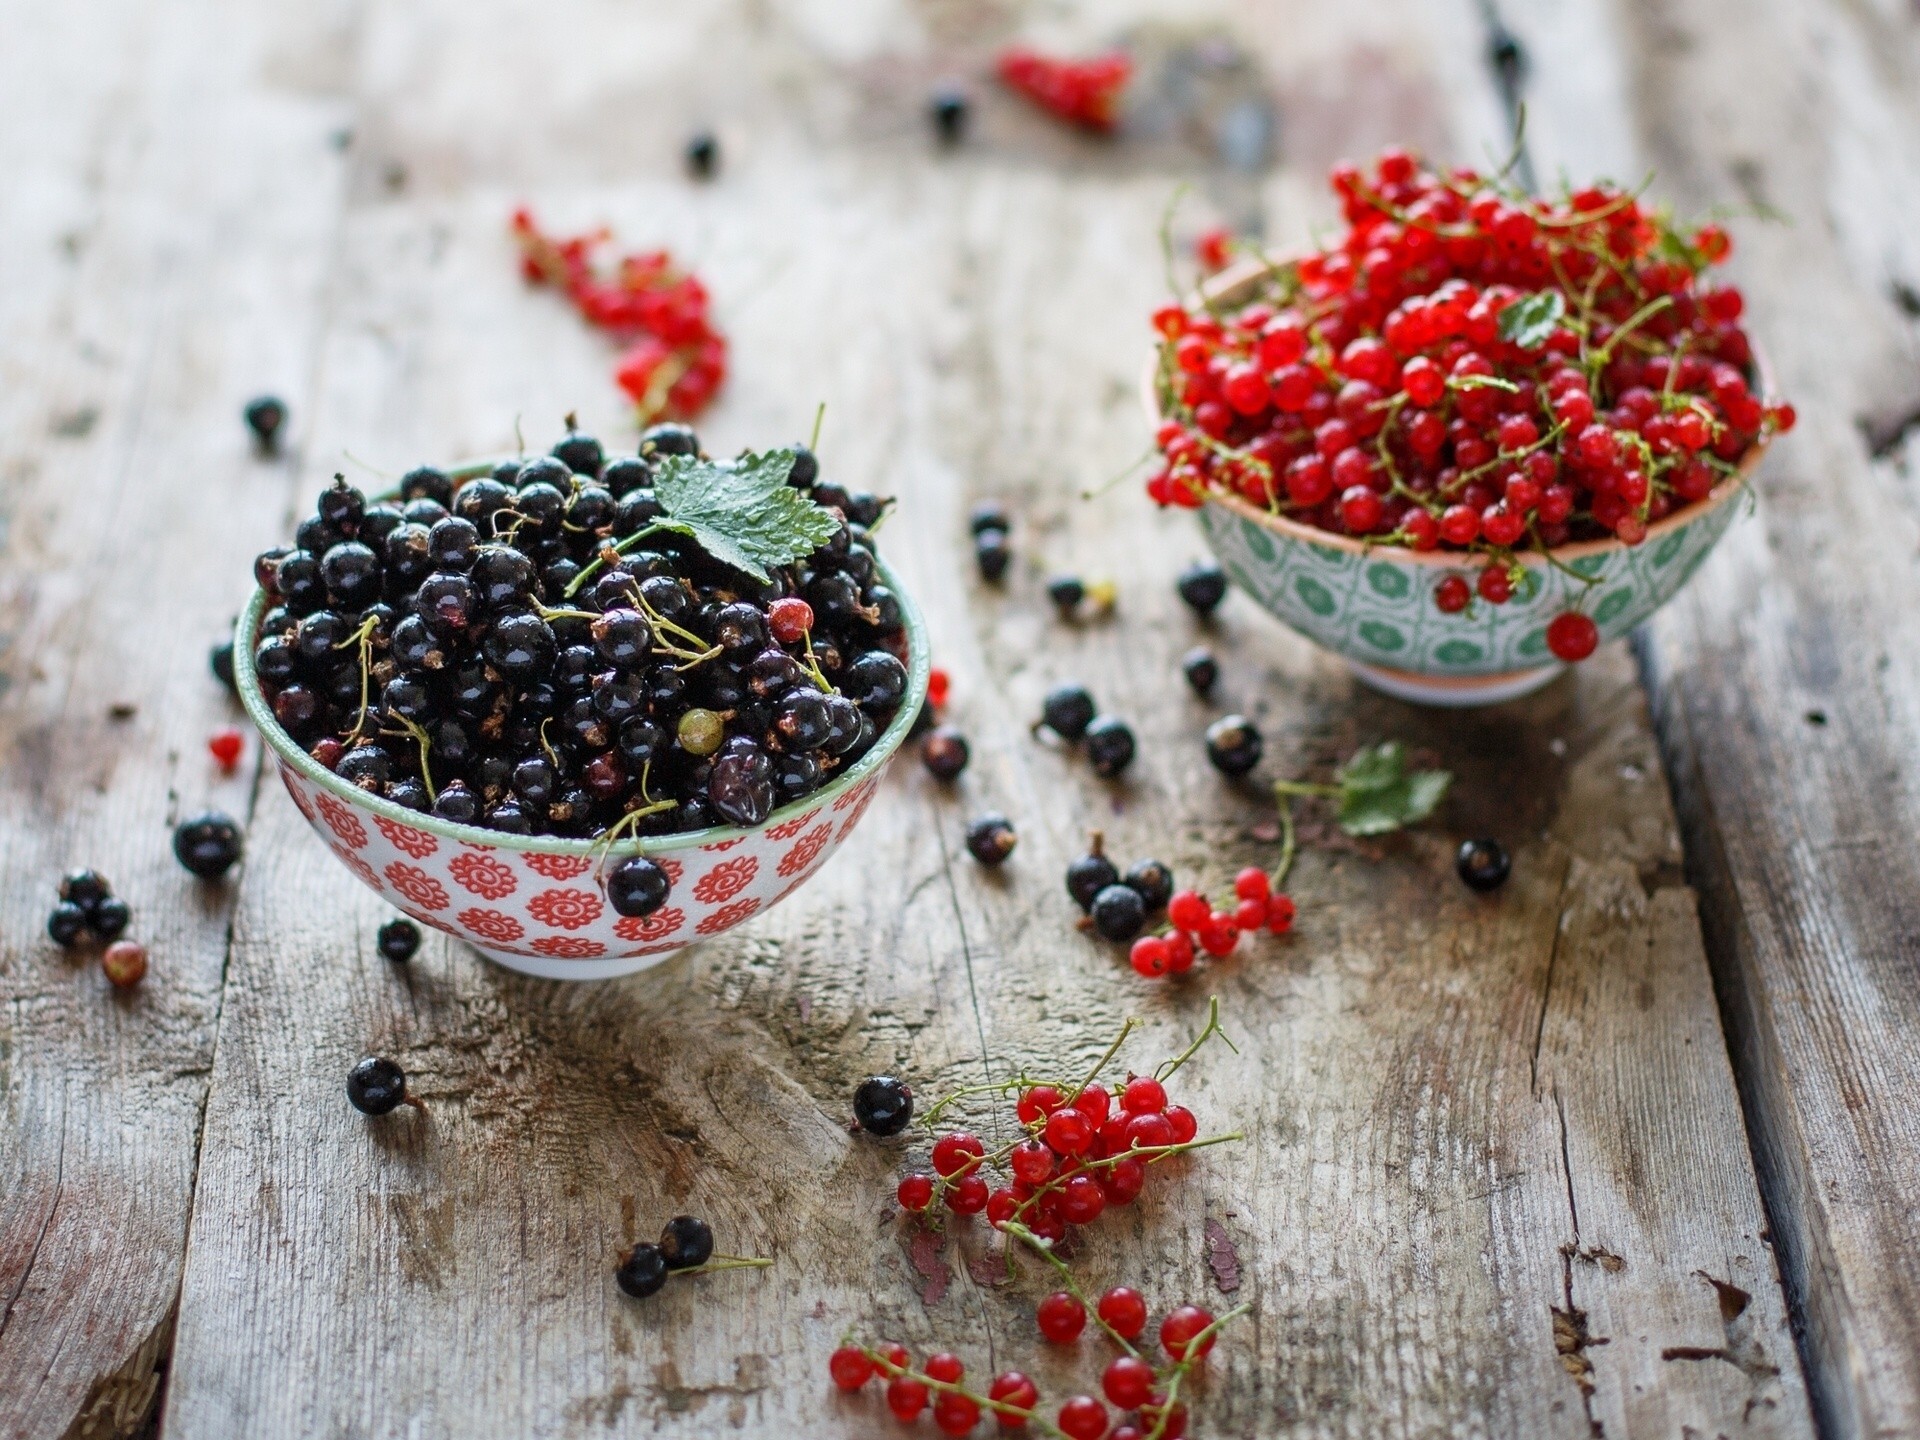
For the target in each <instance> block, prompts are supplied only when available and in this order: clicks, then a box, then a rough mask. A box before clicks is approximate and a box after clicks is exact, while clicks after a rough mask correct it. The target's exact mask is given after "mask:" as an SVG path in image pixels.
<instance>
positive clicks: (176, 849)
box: [173, 810, 241, 880]
mask: <svg viewBox="0 0 1920 1440" xmlns="http://www.w3.org/2000/svg"><path fill="white" fill-rule="evenodd" d="M240 849H241V845H240V827H239V825H237V824H236V823H235V822H234V820H233V818H232V817H231V816H228V815H223V814H221V813H220V812H219V811H218V810H209V811H207V812H206V813H205V814H203V815H195V816H193V817H192V818H191V819H188V820H182V821H181V822H180V823H179V824H178V825H177V826H175V827H174V831H173V854H174V858H175V859H177V860H178V861H179V862H180V863H181V864H182V865H184V866H186V867H187V869H189V870H191V871H192V872H193V873H194V874H195V875H198V876H199V877H200V878H201V879H202V880H217V879H219V878H220V876H222V875H224V874H226V873H227V871H229V870H231V869H232V868H233V865H234V862H235V861H237V860H238V859H239V858H240Z"/></svg>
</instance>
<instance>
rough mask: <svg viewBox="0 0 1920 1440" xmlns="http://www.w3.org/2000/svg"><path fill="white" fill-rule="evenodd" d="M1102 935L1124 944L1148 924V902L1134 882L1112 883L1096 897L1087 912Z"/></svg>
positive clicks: (1094, 926)
mask: <svg viewBox="0 0 1920 1440" xmlns="http://www.w3.org/2000/svg"><path fill="white" fill-rule="evenodd" d="M1087 913H1088V914H1089V915H1090V916H1091V917H1092V918H1093V928H1094V929H1095V930H1097V931H1099V932H1100V935H1101V937H1102V938H1104V939H1107V940H1112V941H1116V942H1118V943H1120V944H1125V943H1126V942H1127V941H1129V940H1131V939H1133V937H1134V936H1136V935H1138V934H1139V933H1140V930H1141V927H1142V926H1144V925H1145V924H1146V923H1147V906H1146V902H1145V901H1144V900H1142V899H1141V898H1140V892H1139V891H1138V890H1135V889H1134V888H1133V887H1132V886H1131V885H1109V886H1107V887H1106V888H1105V889H1104V890H1102V891H1101V892H1100V893H1099V894H1098V895H1095V896H1094V897H1093V905H1092V907H1091V908H1090V909H1089V910H1088V912H1087Z"/></svg>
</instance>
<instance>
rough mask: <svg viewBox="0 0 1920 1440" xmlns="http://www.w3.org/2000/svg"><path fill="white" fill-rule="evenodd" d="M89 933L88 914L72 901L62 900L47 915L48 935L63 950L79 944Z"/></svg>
mask: <svg viewBox="0 0 1920 1440" xmlns="http://www.w3.org/2000/svg"><path fill="white" fill-rule="evenodd" d="M86 933H87V912H86V911H85V910H82V909H81V908H80V907H79V906H78V905H76V904H74V903H73V902H72V901H71V900H62V901H61V902H60V903H59V904H58V905H55V906H54V907H53V909H52V911H51V912H49V914H48V915H47V935H48V938H50V939H51V940H52V941H53V943H54V944H56V945H58V946H60V947H62V948H63V949H64V948H65V947H67V946H70V945H75V944H78V943H79V942H80V941H81V940H82V939H83V938H84V937H85V936H86Z"/></svg>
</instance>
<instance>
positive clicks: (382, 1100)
mask: <svg viewBox="0 0 1920 1440" xmlns="http://www.w3.org/2000/svg"><path fill="white" fill-rule="evenodd" d="M406 1098H407V1076H406V1072H405V1071H403V1070H402V1069H401V1068H400V1067H399V1066H398V1065H396V1064H394V1063H393V1061H391V1060H387V1059H384V1058H382V1057H380V1056H377V1055H369V1056H367V1057H366V1058H365V1059H364V1060H361V1061H360V1062H359V1063H357V1064H356V1065H355V1066H354V1067H353V1069H351V1070H349V1071H348V1072H347V1099H348V1100H349V1101H350V1102H352V1104H353V1108H354V1109H356V1110H358V1111H359V1112H360V1113H361V1114H363V1115H385V1114H386V1113H387V1112H388V1111H389V1110H391V1109H393V1108H394V1107H395V1106H396V1105H399V1104H400V1103H401V1102H402V1101H404V1100H405V1099H406Z"/></svg>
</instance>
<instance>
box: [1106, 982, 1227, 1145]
mask: <svg viewBox="0 0 1920 1440" xmlns="http://www.w3.org/2000/svg"><path fill="white" fill-rule="evenodd" d="M1215 1035H1218V1036H1219V1037H1220V1041H1221V1043H1222V1044H1223V1045H1225V1046H1226V1047H1227V1049H1229V1050H1232V1051H1233V1053H1234V1054H1236V1055H1238V1054H1239V1053H1240V1051H1239V1049H1238V1048H1237V1047H1236V1046H1235V1045H1234V1043H1233V1041H1232V1040H1230V1039H1228V1038H1227V1032H1226V1031H1225V1030H1223V1029H1221V1028H1220V997H1219V996H1218V995H1215V996H1212V997H1210V998H1209V999H1208V1001H1207V1023H1206V1027H1205V1028H1204V1029H1203V1030H1201V1032H1200V1033H1199V1034H1198V1035H1196V1036H1194V1037H1193V1043H1192V1044H1191V1045H1189V1046H1187V1048H1186V1049H1185V1050H1182V1051H1181V1052H1180V1053H1179V1054H1178V1055H1176V1056H1175V1057H1174V1058H1173V1059H1171V1060H1169V1061H1167V1062H1166V1063H1165V1064H1163V1065H1161V1066H1160V1068H1159V1069H1157V1070H1155V1071H1154V1072H1153V1078H1154V1079H1156V1080H1160V1081H1165V1080H1166V1079H1167V1077H1168V1076H1170V1075H1172V1074H1173V1073H1174V1072H1175V1071H1176V1070H1178V1069H1179V1068H1180V1067H1181V1066H1182V1065H1184V1064H1186V1063H1187V1062H1188V1061H1189V1060H1191V1059H1192V1058H1193V1057H1194V1056H1195V1055H1197V1054H1199V1052H1200V1047H1201V1046H1202V1045H1204V1044H1206V1043H1207V1041H1208V1040H1210V1039H1212V1038H1213V1037H1214V1036H1215ZM1235 1138H1238V1137H1235ZM1199 1143H1200V1142H1198V1141H1197V1140H1196V1141H1189V1142H1188V1144H1190V1145H1197V1144H1199ZM1158 1148H1162V1149H1164V1148H1165V1147H1164V1146H1162V1147H1158ZM1130 1153H1132V1154H1136V1155H1137V1154H1140V1153H1142V1152H1140V1151H1138V1150H1136V1151H1132V1152H1130Z"/></svg>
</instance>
